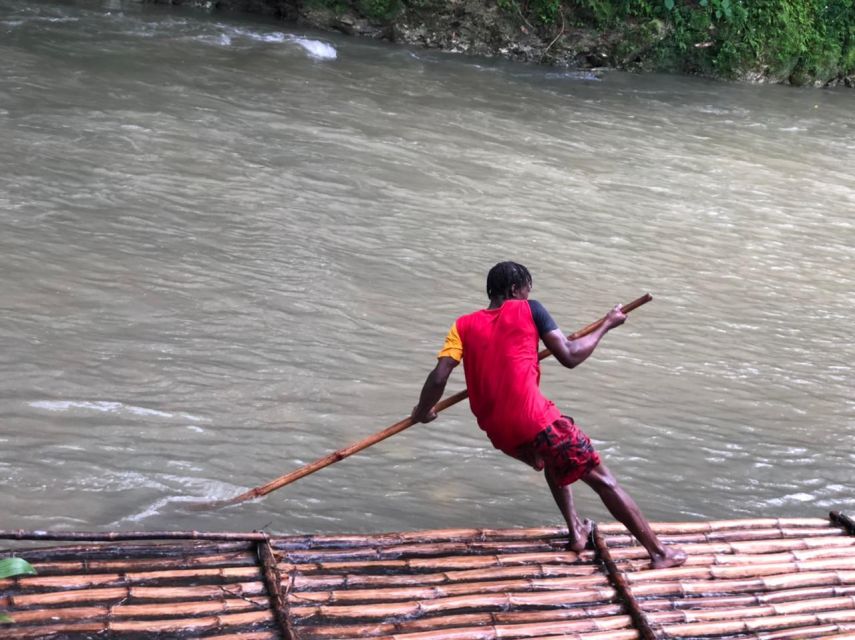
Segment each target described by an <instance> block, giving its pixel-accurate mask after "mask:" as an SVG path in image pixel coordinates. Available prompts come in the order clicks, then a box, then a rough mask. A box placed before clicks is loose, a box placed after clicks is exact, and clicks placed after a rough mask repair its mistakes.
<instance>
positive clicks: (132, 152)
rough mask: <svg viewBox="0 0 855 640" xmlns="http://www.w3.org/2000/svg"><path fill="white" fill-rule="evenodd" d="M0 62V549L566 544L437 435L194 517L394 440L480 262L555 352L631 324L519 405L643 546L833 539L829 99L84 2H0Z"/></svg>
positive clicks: (841, 449)
mask: <svg viewBox="0 0 855 640" xmlns="http://www.w3.org/2000/svg"><path fill="white" fill-rule="evenodd" d="M0 57H1V58H2V60H3V64H2V65H0V229H2V234H0V273H2V278H0V302H2V304H0V345H2V346H1V347H0V424H2V428H0V443H2V448H0V479H2V487H3V490H2V493H0V513H2V517H3V522H4V523H5V524H4V528H23V529H54V530H106V529H126V530H137V529H148V530H158V529H177V528H187V529H189V528H194V529H205V530H230V529H235V530H250V529H260V528H266V529H268V530H270V531H275V532H280V533H298V532H300V533H322V532H376V531H396V530H409V529H417V528H446V527H466V526H479V527H510V526H536V525H546V524H558V523H560V517H559V515H558V512H557V510H556V508H555V506H554V505H553V504H552V501H551V497H550V495H549V492H548V490H547V489H546V486H545V483H544V482H543V479H542V477H540V476H538V475H537V474H535V473H534V472H533V471H530V470H528V469H527V468H526V467H525V466H524V465H522V464H520V463H518V462H516V461H514V460H511V459H510V458H506V457H504V456H502V455H501V454H500V453H499V452H497V451H494V450H493V449H491V447H490V445H489V443H488V441H487V440H486V438H485V437H484V436H483V434H482V432H481V431H480V430H479V429H478V427H477V426H476V424H475V422H474V420H473V419H472V417H471V415H470V413H469V410H468V407H467V406H465V403H463V404H460V405H457V406H456V407H453V408H452V409H449V410H448V411H446V412H445V413H443V414H442V415H441V417H440V418H439V419H438V420H437V421H435V422H433V423H431V424H429V425H419V426H416V427H413V428H412V429H410V430H408V431H405V432H404V433H402V434H399V435H397V436H395V437H394V438H392V439H390V440H388V441H386V442H384V443H381V444H379V445H377V446H375V447H373V448H371V449H369V450H367V451H365V452H364V453H361V454H358V455H357V456H355V457H353V458H350V459H348V460H345V461H343V462H340V463H338V464H336V465H334V466H332V467H330V468H328V469H325V470H323V471H320V472H318V473H317V474H315V475H312V476H310V477H308V478H305V479H303V480H301V481H299V482H298V483H296V484H294V485H291V486H290V487H287V488H283V489H280V490H279V491H276V492H274V493H272V494H270V495H269V496H267V497H266V498H265V499H263V500H258V501H255V502H251V503H244V504H241V505H237V506H232V507H229V508H225V509H216V510H202V511H200V510H197V509H195V508H194V507H196V506H198V505H199V504H201V503H205V502H206V501H208V500H213V499H222V498H228V497H230V496H233V495H235V494H237V493H240V492H241V491H244V490H246V489H247V488H250V487H253V486H256V485H261V484H264V483H266V482H267V481H269V480H271V479H273V478H275V477H277V476H279V475H280V474H283V473H285V472H287V471H290V470H293V469H295V468H297V467H299V466H300V465H302V464H304V463H307V462H310V461H312V460H314V459H315V458H318V457H320V456H322V455H325V454H327V453H329V452H331V451H333V450H335V449H337V448H340V447H343V446H345V445H347V444H349V443H351V442H354V441H356V440H358V439H360V438H363V437H365V436H368V435H369V434H371V433H373V432H375V431H378V430H380V429H381V428H383V427H386V426H387V425H389V424H391V423H393V422H396V421H397V420H399V419H401V418H403V417H404V416H406V415H408V413H409V411H410V410H411V408H412V406H413V405H414V404H415V401H416V398H417V395H418V392H419V390H420V388H421V385H422V382H423V381H424V377H425V375H426V374H427V372H428V371H429V369H430V368H431V367H432V366H433V362H434V357H435V353H436V352H437V350H438V349H439V347H440V346H441V344H442V340H443V338H444V335H445V333H446V331H447V330H448V328H449V326H450V324H451V322H452V321H453V320H454V318H455V317H456V316H457V315H460V314H462V313H466V312H469V311H472V310H474V309H477V308H479V307H482V306H484V305H485V304H486V296H485V294H484V282H485V277H486V272H487V270H488V269H489V267H490V266H492V265H493V264H494V263H495V262H497V261H500V260H505V259H513V260H516V261H518V262H522V263H523V264H525V265H527V266H528V267H529V269H530V270H531V272H532V274H533V276H534V291H533V294H532V297H534V298H536V299H538V300H540V301H541V302H542V303H543V304H544V305H545V306H546V307H547V308H548V309H549V310H550V312H551V313H552V315H553V316H554V317H555V318H556V320H557V321H558V323H559V325H560V326H561V328H562V329H563V330H564V331H565V332H568V333H569V332H571V331H574V330H576V329H578V328H580V327H582V326H584V325H586V324H588V323H589V322H591V321H593V320H595V319H597V318H598V317H600V316H601V315H602V314H604V313H605V312H606V311H607V310H608V309H609V308H610V307H611V306H612V305H614V304H617V303H622V302H628V301H630V300H632V299H634V298H636V297H638V296H639V295H641V294H643V293H645V292H650V293H652V294H653V296H654V300H653V302H651V303H649V304H647V305H646V306H643V307H641V308H640V309H639V310H637V311H635V312H633V313H632V314H631V316H630V318H629V320H628V322H627V323H626V325H624V326H623V327H621V328H620V329H617V330H615V331H614V332H612V333H610V334H609V335H608V336H607V337H606V338H605V340H604V341H603V343H602V344H601V345H600V347H599V349H598V350H597V352H596V353H595V354H594V356H593V357H592V358H591V359H590V360H589V361H588V362H586V363H585V364H583V365H582V366H580V367H578V368H576V369H574V370H572V371H571V370H566V369H563V368H561V367H560V366H559V365H558V364H557V363H556V362H545V363H544V365H543V378H542V387H543V388H544V390H545V392H546V393H547V395H548V396H549V397H550V398H552V399H553V400H554V401H555V402H556V404H558V406H559V407H560V408H561V409H562V410H563V411H565V412H566V413H568V414H569V415H572V416H574V418H575V419H576V421H577V422H578V423H579V424H580V425H582V426H583V428H584V429H585V430H586V431H587V432H588V433H589V434H590V435H591V437H592V438H593V440H594V443H595V445H596V446H597V447H598V448H599V449H600V451H601V452H602V454H603V456H604V458H605V460H606V462H607V464H608V465H609V466H610V468H611V469H612V470H613V471H614V472H615V474H616V475H617V476H618V477H619V478H620V479H621V481H622V483H623V484H624V486H625V487H626V488H627V489H628V490H629V491H630V493H631V494H632V495H633V496H634V497H635V498H636V500H637V501H638V503H639V504H640V505H641V507H642V509H643V510H644V512H645V513H646V514H647V515H648V516H649V517H650V518H651V519H656V520H696V519H719V518H740V517H751V516H823V515H825V513H826V512H827V511H828V510H829V509H842V510H850V511H852V510H855V491H853V487H855V474H853V466H855V393H853V388H855V371H853V362H855V340H853V339H852V336H851V332H852V329H851V325H852V320H853V313H852V305H853V299H852V294H853V292H855V218H853V213H855V180H853V176H852V167H853V166H855V117H853V113H855V92H852V91H851V90H845V89H839V90H837V89H835V90H815V89H794V88H786V87H780V86H750V85H740V84H729V83H722V82H711V81H707V80H703V79H698V78H686V77H670V76H661V75H629V74H624V73H615V72H598V73H595V74H584V73H573V72H568V71H565V70H560V69H552V68H547V67H536V66H522V65H516V64H511V63H505V62H499V61H495V60H489V59H479V58H468V57H460V56H454V55H449V54H443V53H440V52H436V51H433V52H431V51H424V50H417V49H408V48H401V47H395V46H390V45H386V44H382V43H376V42H369V41H361V40H356V39H349V38H347V37H344V36H337V35H335V34H328V33H307V32H298V31H293V30H289V29H288V28H287V27H286V26H285V25H282V24H280V23H276V22H271V21H265V20H261V19H250V18H240V17H237V16H229V15H224V14H216V13H207V12H202V11H190V10H178V9H170V8H162V7H151V6H144V5H139V4H136V3H122V2H116V1H113V0H109V1H107V2H89V1H79V2H61V3H60V2H34V1H33V0H0ZM463 386H464V381H463V376H462V371H461V370H457V371H456V372H455V374H454V375H453V376H452V379H451V382H450V383H449V388H448V391H449V393H451V392H454V391H457V390H459V389H461V388H463ZM576 494H577V502H578V506H579V507H580V510H581V511H582V512H583V514H584V515H586V516H589V517H593V518H595V519H598V520H604V521H608V520H611V517H610V516H609V515H608V514H607V512H606V511H605V509H604V508H603V507H602V505H601V504H600V503H599V501H598V499H597V498H596V497H595V495H594V494H593V493H592V492H591V491H590V490H589V489H588V488H587V487H584V486H581V487H579V489H578V490H577V492H576Z"/></svg>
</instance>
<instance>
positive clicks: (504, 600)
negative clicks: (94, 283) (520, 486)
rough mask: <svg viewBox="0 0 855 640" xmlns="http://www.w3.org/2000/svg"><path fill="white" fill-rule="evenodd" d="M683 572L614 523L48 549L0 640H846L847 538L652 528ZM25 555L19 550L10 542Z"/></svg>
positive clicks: (854, 552) (209, 537)
mask: <svg viewBox="0 0 855 640" xmlns="http://www.w3.org/2000/svg"><path fill="white" fill-rule="evenodd" d="M653 527H654V530H655V531H656V532H657V534H658V535H659V536H660V538H661V539H662V540H663V542H665V543H666V544H678V545H680V546H681V547H682V548H683V549H684V550H685V551H686V553H687V554H688V561H687V563H686V564H685V565H684V566H682V567H678V568H674V569H661V570H651V569H649V568H648V564H649V563H648V561H647V560H646V555H645V552H644V550H643V549H642V548H641V547H640V546H638V544H637V542H636V541H635V539H634V538H632V537H631V536H629V535H628V533H627V532H626V530H625V529H624V528H623V527H622V526H621V525H618V524H606V525H601V526H599V527H597V528H596V529H595V531H594V532H593V535H592V541H593V547H594V548H593V549H592V550H590V551H584V552H582V553H581V554H576V553H573V552H568V551H566V550H564V542H565V539H566V530H564V529H560V528H538V529H495V530H485V529H455V530H437V531H417V532H404V533H393V534H381V535H335V536H321V535H317V536H273V535H268V534H266V533H263V532H252V533H200V532H147V533H132V532H131V533H106V534H97V533H56V534H53V533H48V532H24V531H0V538H2V539H6V540H27V541H36V542H39V543H40V544H43V543H44V542H45V541H59V540H61V541H64V542H70V541H73V542H74V544H73V545H71V544H65V545H63V546H47V547H45V546H30V547H29V548H24V549H16V550H14V551H5V552H2V553H0V556H3V557H7V556H12V555H19V556H21V557H24V558H25V559H27V560H29V561H30V562H31V563H32V564H33V566H34V567H35V568H36V570H37V571H38V575H35V576H20V577H17V578H10V579H6V580H0V611H5V612H7V613H9V614H10V615H11V617H12V618H14V623H12V624H8V625H3V626H2V628H0V637H2V638H8V639H10V640H11V639H16V638H57V639H59V638H68V639H73V640H77V639H82V638H123V639H128V640H131V639H133V640H137V639H139V640H143V639H148V638H207V639H210V640H214V639H216V640H275V639H279V638H284V639H286V640H292V639H293V640H333V639H345V638H371V639H374V640H512V639H517V638H526V639H528V640H559V639H563V640H567V639H573V640H637V639H638V640H666V639H670V638H674V639H684V638H752V639H756V640H793V639H797V638H832V637H833V638H835V639H836V640H855V522H853V520H852V519H851V518H849V517H847V516H845V515H843V514H841V513H838V512H832V513H831V515H830V517H829V519H823V518H789V519H787V518H778V519H752V520H724V521H716V522H689V523H656V524H654V525H653ZM28 544H32V543H28Z"/></svg>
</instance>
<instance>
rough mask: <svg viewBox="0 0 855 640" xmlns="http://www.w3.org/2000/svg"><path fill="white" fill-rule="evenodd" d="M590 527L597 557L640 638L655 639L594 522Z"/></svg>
mask: <svg viewBox="0 0 855 640" xmlns="http://www.w3.org/2000/svg"><path fill="white" fill-rule="evenodd" d="M591 529H592V530H591V536H592V537H593V539H594V548H595V549H596V551H597V557H598V559H599V560H600V561H601V562H602V563H603V566H604V567H605V568H606V573H607V574H608V578H609V582H610V583H611V585H612V586H613V587H614V589H615V592H617V594H618V598H619V600H620V601H621V602H623V604H624V605H625V606H626V610H627V612H628V613H629V615H630V617H631V618H632V621H633V623H634V624H635V628H636V629H638V632H639V634H640V636H641V639H642V640H656V634H655V633H653V628H652V627H651V626H650V622H649V621H648V620H647V616H646V615H645V614H644V612H643V611H642V610H641V608H640V607H639V606H638V601H636V599H635V597H634V596H633V595H632V591H630V589H629V585H627V583H626V578H625V577H624V575H623V573H621V572H620V570H618V568H617V565H616V564H615V561H614V560H613V559H612V554H611V552H610V551H609V547H608V545H607V544H606V541H605V539H604V538H603V534H602V533H600V531H599V529H598V527H597V523H596V522H595V523H593V524H592V525H591Z"/></svg>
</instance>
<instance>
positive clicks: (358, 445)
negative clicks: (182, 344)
mask: <svg viewBox="0 0 855 640" xmlns="http://www.w3.org/2000/svg"><path fill="white" fill-rule="evenodd" d="M651 300H653V296H651V295H650V294H649V293H646V294H644V295H643V296H641V297H640V298H636V299H635V300H633V301H632V302H630V303H628V304H625V305H623V306H622V307H621V308H622V310H623V312H624V313H629V312H630V311H633V310H634V309H637V308H638V307H640V306H641V305H643V304H646V303H648V302H650V301H651ZM605 320H606V316H603V317H602V318H600V319H599V320H597V321H595V322H592V323H591V324H589V325H588V326H586V327H584V328H582V329H580V330H579V331H577V332H576V333H573V334H571V335H570V336H568V338H569V339H570V340H576V339H578V338H581V337H582V336H586V335H588V334H589V333H593V332H594V331H596V330H597V329H598V328H599V327H600V325H602V324H603V322H605ZM549 355H551V352H550V351H549V349H543V350H542V351H541V352H540V353H538V354H537V357H538V359H539V360H543V359H544V358H547V357H548V356H549ZM468 395H469V392H468V390H467V389H464V390H463V391H458V392H457V393H455V394H454V395H453V396H449V397H447V398H445V399H443V400H441V401H440V402H439V403H438V404H437V405H436V407H434V409H435V411H436V412H437V413H439V412H440V411H445V410H446V409H448V408H449V407H451V406H453V405H455V404H457V403H458V402H460V401H461V400H464V399H465V398H466V397H467V396H468ZM414 424H415V423H414V422H413V420H412V418H411V417H409V416H408V417H406V418H404V419H403V420H400V421H398V422H396V423H395V424H393V425H390V426H388V427H386V428H385V429H383V430H382V431H379V432H378V433H375V434H374V435H372V436H369V437H368V438H365V439H363V440H360V441H359V442H355V443H354V444H352V445H350V446H347V447H344V448H343V449H339V450H338V451H334V452H332V453H330V454H329V455H326V456H324V457H323V458H319V459H318V460H315V461H314V462H311V463H309V464H307V465H305V466H303V467H300V468H299V469H297V470H295V471H291V472H290V473H286V474H284V475H281V476H279V477H278V478H276V479H275V480H271V481H270V482H268V483H267V484H264V485H261V486H259V487H254V488H252V489H250V490H249V491H245V492H244V493H241V494H240V495H238V496H235V497H234V498H230V499H228V500H216V501H213V502H206V503H202V504H199V505H194V507H193V508H201V509H218V508H220V507H226V506H229V505H233V504H238V503H240V502H245V501H246V500H254V499H256V498H260V497H262V496H265V495H267V494H268V493H270V492H271V491H275V490H276V489H280V488H282V487H284V486H285V485H288V484H291V483H292V482H296V481H297V480H299V479H300V478H305V477H306V476H308V475H310V474H312V473H315V471H320V470H321V469H323V468H324V467H328V466H330V465H331V464H334V463H336V462H339V461H340V460H344V459H345V458H348V457H350V456H352V455H353V454H354V453H359V452H360V451H362V450H363V449H367V448H368V447H370V446H372V445H375V444H377V443H378V442H382V441H383V440H385V439H386V438H389V437H391V436H393V435H395V434H396V433H400V432H401V431H404V430H405V429H409V428H410V427H412V426H413V425H414Z"/></svg>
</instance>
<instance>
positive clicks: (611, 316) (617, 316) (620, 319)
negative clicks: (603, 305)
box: [606, 305, 626, 330]
mask: <svg viewBox="0 0 855 640" xmlns="http://www.w3.org/2000/svg"><path fill="white" fill-rule="evenodd" d="M624 322H626V314H625V313H624V312H623V309H621V305H617V306H616V307H615V308H614V309H612V310H611V311H609V312H608V314H606V323H607V324H608V327H609V330H611V329H614V328H615V327H619V326H621V325H622V324H623V323H624Z"/></svg>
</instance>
